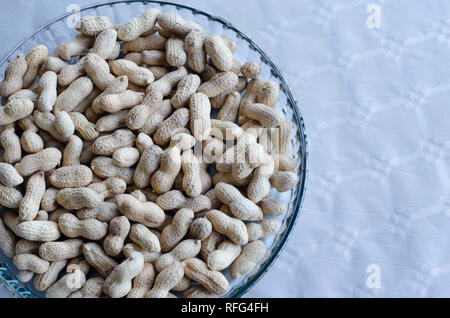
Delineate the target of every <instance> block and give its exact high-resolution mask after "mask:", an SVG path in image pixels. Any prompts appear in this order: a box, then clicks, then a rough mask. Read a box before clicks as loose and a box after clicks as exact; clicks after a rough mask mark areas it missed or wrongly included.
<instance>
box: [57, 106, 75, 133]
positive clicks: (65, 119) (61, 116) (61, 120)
mask: <svg viewBox="0 0 450 318" xmlns="http://www.w3.org/2000/svg"><path fill="white" fill-rule="evenodd" d="M54 125H55V129H56V131H57V132H58V133H59V135H60V136H61V138H63V139H64V140H67V139H68V138H69V137H70V136H72V135H73V134H74V133H75V125H74V124H73V121H72V118H70V115H69V114H68V113H67V112H65V111H61V112H57V113H56V115H55V122H54Z"/></svg>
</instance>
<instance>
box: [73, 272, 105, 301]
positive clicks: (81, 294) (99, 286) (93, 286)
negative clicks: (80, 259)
mask: <svg viewBox="0 0 450 318" xmlns="http://www.w3.org/2000/svg"><path fill="white" fill-rule="evenodd" d="M103 283H104V280H103V278H101V277H94V278H90V279H88V280H86V283H85V284H84V285H83V287H81V289H80V290H78V291H76V292H74V293H72V294H71V295H70V296H69V297H68V298H100V296H102V295H103Z"/></svg>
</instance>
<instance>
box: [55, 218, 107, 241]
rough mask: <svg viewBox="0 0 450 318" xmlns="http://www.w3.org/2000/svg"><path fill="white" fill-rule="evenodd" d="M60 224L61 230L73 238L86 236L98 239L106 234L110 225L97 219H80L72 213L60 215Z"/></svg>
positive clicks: (90, 238)
mask: <svg viewBox="0 0 450 318" xmlns="http://www.w3.org/2000/svg"><path fill="white" fill-rule="evenodd" d="M58 226H59V229H60V230H61V232H62V233H63V234H64V235H65V236H67V237H71V238H77V237H80V236H81V237H84V238H87V239H89V240H93V241H97V240H100V239H102V238H103V237H105V236H106V234H107V231H108V225H107V224H106V223H103V222H101V221H99V220H96V219H86V220H80V219H78V218H77V217H76V216H74V215H73V214H70V213H66V214H63V215H61V216H60V217H59V220H58Z"/></svg>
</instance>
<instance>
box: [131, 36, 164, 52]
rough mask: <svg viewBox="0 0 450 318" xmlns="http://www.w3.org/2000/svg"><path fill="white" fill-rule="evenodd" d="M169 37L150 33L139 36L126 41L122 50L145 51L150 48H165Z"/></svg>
mask: <svg viewBox="0 0 450 318" xmlns="http://www.w3.org/2000/svg"><path fill="white" fill-rule="evenodd" d="M166 41H167V39H166V38H165V37H162V36H159V35H149V36H146V37H138V38H136V39H134V40H131V41H125V42H124V43H123V45H122V52H123V53H127V52H139V53H140V52H143V51H150V50H163V49H165V46H166Z"/></svg>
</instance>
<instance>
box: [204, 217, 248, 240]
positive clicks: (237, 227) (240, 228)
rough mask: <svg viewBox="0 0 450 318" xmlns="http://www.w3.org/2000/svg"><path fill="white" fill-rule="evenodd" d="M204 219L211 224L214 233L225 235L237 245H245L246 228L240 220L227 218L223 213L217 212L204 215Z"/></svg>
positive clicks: (246, 238)
mask: <svg viewBox="0 0 450 318" xmlns="http://www.w3.org/2000/svg"><path fill="white" fill-rule="evenodd" d="M206 218H207V219H208V220H209V221H210V222H211V224H212V226H213V229H214V231H216V232H218V233H221V234H223V235H226V236H227V237H228V238H229V239H230V240H231V241H233V243H235V244H237V245H244V244H247V242H248V233H247V228H246V227H245V223H244V222H242V221H241V220H238V219H235V218H233V217H229V216H228V215H226V214H225V213H223V212H221V211H217V210H211V211H209V212H208V213H206Z"/></svg>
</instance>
